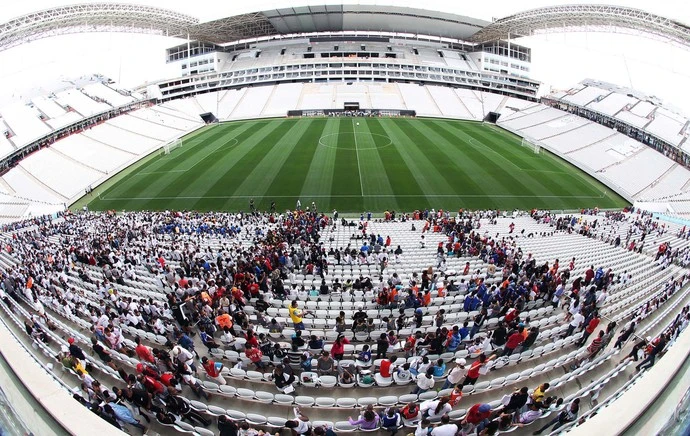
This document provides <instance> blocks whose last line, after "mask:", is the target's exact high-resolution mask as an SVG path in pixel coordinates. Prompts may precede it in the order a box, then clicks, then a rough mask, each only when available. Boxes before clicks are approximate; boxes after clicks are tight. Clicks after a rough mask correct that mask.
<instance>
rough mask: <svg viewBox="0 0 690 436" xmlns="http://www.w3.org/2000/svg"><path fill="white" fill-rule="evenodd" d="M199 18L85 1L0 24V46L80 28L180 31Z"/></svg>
mask: <svg viewBox="0 0 690 436" xmlns="http://www.w3.org/2000/svg"><path fill="white" fill-rule="evenodd" d="M198 22H199V20H198V19H196V18H194V17H191V16H189V15H184V14H180V13H178V12H175V11H171V10H168V9H161V8H156V7H151V6H140V5H131V4H123V3H85V4H79V5H70V6H61V7H57V8H53V9H45V10H42V11H37V12H33V13H30V14H26V15H22V16H21V17H17V18H14V19H12V20H10V21H7V22H5V23H2V24H0V50H6V49H8V48H11V47H14V46H16V45H19V44H23V43H26V42H30V41H33V40H36V39H40V38H46V37H49V36H55V35H63V34H67V33H83V32H136V33H152V34H159V35H171V36H172V35H179V34H182V33H183V32H185V30H186V29H187V28H189V27H190V26H192V25H194V24H197V23H198Z"/></svg>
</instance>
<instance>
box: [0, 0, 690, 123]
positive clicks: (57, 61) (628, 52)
mask: <svg viewBox="0 0 690 436" xmlns="http://www.w3.org/2000/svg"><path fill="white" fill-rule="evenodd" d="M76 2H78V1H70V0H66V1H60V0H31V1H24V2H16V1H14V2H6V3H5V4H3V5H2V8H0V22H4V21H7V20H9V19H11V18H14V17H16V16H19V15H22V14H26V13H29V12H34V11H36V10H40V9H46V8H51V7H55V6H60V5H67V4H73V3H76ZM576 2H577V3H592V4H598V3H603V2H602V1H587V0H580V1H579V2H578V1H567V0H566V1H558V0H551V1H547V0H521V1H515V0H511V1H506V0H494V1H491V2H470V1H457V0H455V1H441V0H427V1H425V2H423V3H422V4H423V7H424V8H426V9H436V10H442V11H446V12H452V13H457V14H461V15H466V16H469V17H474V18H480V19H485V20H491V19H492V18H501V17H503V16H507V15H510V14H512V13H516V12H519V11H523V10H526V9H531V8H535V7H541V6H547V5H553V4H570V3H576ZM132 3H140V4H146V5H152V6H158V7H164V8H168V9H173V10H175V11H178V12H182V13H187V14H189V15H192V16H195V17H198V18H200V19H201V20H202V21H206V20H210V19H214V18H219V17H223V16H228V15H232V14H237V13H243V12H249V11H255V10H263V9H270V8H274V7H287V6H303V5H310V4H312V5H316V4H333V3H341V2H340V1H328V0H301V1H276V0H271V1H267V0H255V1H252V2H240V1H238V0H232V1H229V0H207V1H205V2H203V3H202V4H199V3H197V2H192V1H188V0H185V1H181V0H167V1H161V0H133V1H132ZM359 3H360V4H378V5H387V4H396V5H399V6H410V7H420V2H419V1H418V0H414V1H412V0H398V1H360V2H359ZM608 3H611V4H617V5H623V6H628V7H634V8H639V9H644V10H647V11H649V12H653V13H657V14H660V15H664V16H668V17H672V18H673V19H675V20H679V21H682V22H684V23H690V2H685V1H680V0H673V1H671V0H658V1H656V2H650V1H648V0H645V1H643V0H628V1H613V2H608ZM516 42H518V43H520V44H524V45H527V46H529V47H532V49H533V52H532V54H533V64H532V68H533V74H532V75H533V77H534V78H535V79H537V80H541V81H543V82H545V83H546V84H548V85H549V86H552V87H553V88H555V89H567V88H568V87H570V86H572V85H574V84H576V83H577V82H579V81H581V80H583V79H585V78H592V79H597V80H605V81H609V82H612V83H615V84H618V85H622V86H628V87H633V88H636V89H638V90H640V91H642V92H645V93H648V94H651V95H656V96H658V97H659V98H661V99H662V100H664V101H666V102H667V103H668V104H670V105H672V106H675V107H677V108H679V109H680V110H681V111H682V112H683V113H684V114H686V115H690V87H688V86H687V83H689V82H688V80H689V79H690V50H687V49H680V48H677V47H675V46H672V45H671V44H665V43H662V42H659V41H655V40H652V39H649V38H643V37H635V36H629V35H612V34H604V33H588V34H585V33H566V34H549V35H539V36H535V37H530V38H523V39H520V40H519V41H516ZM176 43H178V41H176V40H174V39H172V38H163V37H152V36H146V35H135V34H82V35H65V36H59V37H54V38H49V39H43V40H38V41H34V42H31V43H29V44H25V45H22V46H20V47H16V48H13V49H10V50H6V51H2V52H0V78H1V79H2V81H1V82H0V102H4V101H6V100H7V98H8V97H11V96H13V97H14V98H22V97H24V98H25V97H26V96H28V95H29V94H30V93H33V92H30V91H28V90H29V89H32V88H33V89H35V88H41V87H44V88H45V89H47V88H48V87H51V86H52V85H53V84H54V83H56V82H59V81H61V80H64V79H67V78H73V77H78V76H82V75H87V74H92V73H101V74H104V75H106V76H108V77H111V78H112V79H114V80H116V81H118V82H120V83H121V85H122V86H124V87H134V86H137V85H140V84H142V83H144V82H146V81H151V80H157V79H161V78H167V77H172V76H174V75H177V74H178V73H179V71H177V70H176V69H172V68H171V66H166V65H165V58H164V54H165V48H167V47H170V46H172V45H175V44H176ZM34 92H35V91H34Z"/></svg>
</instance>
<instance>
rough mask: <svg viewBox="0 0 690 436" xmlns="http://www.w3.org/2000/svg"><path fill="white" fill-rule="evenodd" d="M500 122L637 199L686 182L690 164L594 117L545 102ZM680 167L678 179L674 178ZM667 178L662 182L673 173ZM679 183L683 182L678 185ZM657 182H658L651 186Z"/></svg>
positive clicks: (674, 189)
mask: <svg viewBox="0 0 690 436" xmlns="http://www.w3.org/2000/svg"><path fill="white" fill-rule="evenodd" d="M498 125H499V126H501V127H503V128H505V129H507V130H510V131H513V132H515V133H517V134H519V135H521V136H524V137H525V138H528V139H529V140H530V141H534V142H537V143H539V144H541V145H542V146H544V147H545V148H546V149H547V150H549V151H552V152H554V153H556V154H557V155H558V156H561V157H563V158H565V159H567V160H569V161H570V162H572V163H573V164H575V165H577V166H578V167H580V168H582V169H585V170H586V171H588V172H589V173H590V174H592V175H594V176H597V175H599V176H600V179H603V180H605V181H606V182H608V183H611V184H612V185H613V186H616V187H618V189H619V190H618V192H619V193H623V194H624V195H625V196H627V198H629V199H631V200H633V201H635V200H638V199H642V198H651V197H650V196H649V195H648V194H647V195H645V191H651V192H652V194H653V195H656V196H658V197H657V198H660V197H664V196H668V195H672V194H675V193H677V192H678V191H677V189H678V188H685V189H687V187H685V183H682V184H680V183H681V181H682V180H686V179H685V177H686V175H690V172H689V171H688V170H687V168H682V169H679V170H675V167H676V165H677V164H676V163H675V162H674V161H673V160H671V159H669V158H668V157H666V156H664V155H663V154H661V153H658V152H657V151H655V150H653V149H651V148H649V147H648V146H646V145H644V144H642V143H641V142H638V141H636V140H634V139H632V138H630V137H628V136H626V135H623V134H622V133H619V132H617V131H615V130H611V129H608V128H606V127H604V126H601V125H599V124H597V123H595V122H593V121H589V120H587V119H584V118H580V117H577V116H575V115H572V114H569V113H568V112H564V111H561V110H560V109H555V108H552V107H548V106H545V105H540V106H529V107H526V108H525V109H523V110H522V111H519V112H514V113H512V114H510V116H508V117H506V118H505V119H504V118H503V117H501V118H500V119H499V120H498ZM675 172H677V177H678V181H673V180H675V174H672V173H675ZM670 175H671V176H672V177H673V178H669V179H668V181H665V182H664V183H661V181H664V179H666V178H667V177H669V176H670ZM679 184H680V186H679ZM652 188H654V189H653V190H652Z"/></svg>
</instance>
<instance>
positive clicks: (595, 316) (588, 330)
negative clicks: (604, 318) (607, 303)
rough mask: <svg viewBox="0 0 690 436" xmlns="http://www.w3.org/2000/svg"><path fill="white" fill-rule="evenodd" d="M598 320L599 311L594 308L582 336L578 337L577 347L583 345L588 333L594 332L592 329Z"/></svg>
mask: <svg viewBox="0 0 690 436" xmlns="http://www.w3.org/2000/svg"><path fill="white" fill-rule="evenodd" d="M600 321H601V320H600V319H599V313H598V312H597V311H596V310H595V311H594V313H593V314H592V319H590V320H589V323H588V324H587V327H585V332H584V333H583V334H582V338H580V340H579V341H578V343H577V346H578V347H581V346H583V345H585V342H587V339H588V338H589V335H591V334H592V333H594V330H596V328H597V326H598V325H599V322H600Z"/></svg>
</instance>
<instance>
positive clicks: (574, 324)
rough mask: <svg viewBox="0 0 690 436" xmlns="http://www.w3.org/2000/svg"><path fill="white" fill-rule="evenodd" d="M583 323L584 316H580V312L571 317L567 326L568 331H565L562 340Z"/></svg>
mask: <svg viewBox="0 0 690 436" xmlns="http://www.w3.org/2000/svg"><path fill="white" fill-rule="evenodd" d="M583 322H585V317H584V315H582V314H581V313H580V312H577V313H576V314H575V315H574V316H573V320H572V321H570V324H569V325H568V330H566V332H565V335H564V336H563V338H567V337H568V336H570V335H572V334H573V332H574V331H575V330H577V329H578V328H580V326H581V325H582V323H583Z"/></svg>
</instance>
